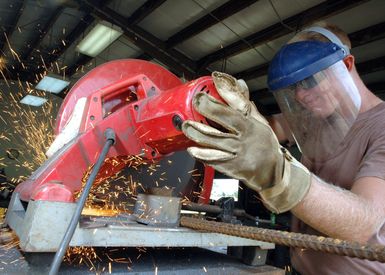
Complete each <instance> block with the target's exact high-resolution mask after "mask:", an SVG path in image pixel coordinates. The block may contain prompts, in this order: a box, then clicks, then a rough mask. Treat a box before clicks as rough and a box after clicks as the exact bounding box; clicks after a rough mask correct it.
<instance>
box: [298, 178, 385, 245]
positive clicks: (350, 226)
mask: <svg viewBox="0 0 385 275" xmlns="http://www.w3.org/2000/svg"><path fill="white" fill-rule="evenodd" d="M292 213H293V214H294V215H295V216H296V217H297V218H299V219H300V220H302V221H303V222H305V223H306V224H308V225H310V226H311V227H313V228H314V229H316V230H318V231H320V232H322V233H324V234H326V235H327V236H330V237H333V238H340V239H345V240H352V241H359V242H366V241H368V240H369V238H370V237H371V236H372V235H373V234H374V233H375V232H376V231H377V230H378V228H379V226H380V225H381V224H382V221H383V219H384V217H383V212H382V211H381V210H380V209H379V208H377V207H375V206H374V205H373V203H371V202H370V201H368V200H366V199H364V198H361V197H359V196H358V195H356V194H354V193H352V192H350V191H348V190H344V189H341V188H339V187H336V186H334V185H331V184H327V183H325V182H323V181H322V180H321V179H319V178H317V177H315V176H313V177H312V183H311V186H310V190H309V192H308V194H307V195H306V196H305V198H304V199H303V200H302V201H301V202H300V203H299V204H298V205H297V206H295V207H294V208H293V209H292Z"/></svg>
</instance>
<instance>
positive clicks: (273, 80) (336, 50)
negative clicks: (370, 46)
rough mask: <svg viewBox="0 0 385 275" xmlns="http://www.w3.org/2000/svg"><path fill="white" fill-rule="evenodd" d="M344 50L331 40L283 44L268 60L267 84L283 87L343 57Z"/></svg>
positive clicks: (272, 88) (276, 88)
mask: <svg viewBox="0 0 385 275" xmlns="http://www.w3.org/2000/svg"><path fill="white" fill-rule="evenodd" d="M346 55H347V53H346V51H345V50H344V49H342V48H341V47H340V46H338V45H336V44H334V43H331V42H322V41H300V42H294V43H291V44H287V45H285V46H283V47H282V48H281V49H280V50H279V51H278V53H277V54H276V55H275V56H274V57H273V59H272V60H271V62H270V66H269V71H268V77H267V85H268V87H269V89H270V90H271V91H275V90H278V89H281V88H285V87H287V86H290V85H292V84H295V83H297V82H298V81H301V80H303V79H305V78H308V77H310V76H312V75H313V74H315V73H318V72H319V71H322V70H324V69H326V68H328V67H330V66H331V65H333V64H334V63H336V62H338V61H340V60H342V59H344V57H345V56H346Z"/></svg>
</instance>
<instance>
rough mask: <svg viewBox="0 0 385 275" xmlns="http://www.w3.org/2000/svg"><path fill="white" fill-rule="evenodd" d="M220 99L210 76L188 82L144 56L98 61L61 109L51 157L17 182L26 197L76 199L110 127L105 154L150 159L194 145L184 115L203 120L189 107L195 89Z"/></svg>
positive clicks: (208, 172) (208, 181)
mask: <svg viewBox="0 0 385 275" xmlns="http://www.w3.org/2000/svg"><path fill="white" fill-rule="evenodd" d="M198 92H206V93H210V94H211V95H212V96H214V97H216V98H219V95H218V94H217V92H216V90H215V88H214V86H213V82H212V79H211V77H201V78H198V79H196V80H194V81H191V82H188V83H186V84H183V83H182V82H181V80H179V78H177V77H176V76H175V75H173V74H172V73H170V72H169V71H167V70H166V69H164V68H163V67H161V66H159V65H156V64H153V63H150V62H147V61H142V60H118V61H112V62H109V63H106V64H104V65H101V66H99V67H97V68H95V69H93V70H92V71H90V72H89V73H88V74H87V75H86V76H84V77H83V78H82V79H81V80H79V81H78V82H77V83H76V84H75V85H74V86H73V88H72V89H71V91H70V92H69V94H68V95H67V96H66V98H65V100H64V102H63V104H62V105H61V108H60V110H59V113H58V116H57V122H56V129H55V134H56V136H57V138H56V140H55V141H54V143H53V145H52V146H51V148H50V149H49V150H48V152H47V153H48V154H49V155H50V158H49V159H48V160H47V161H46V162H45V163H44V164H43V165H42V166H41V167H40V168H39V169H38V170H37V171H35V172H34V173H33V174H32V176H31V177H30V178H28V179H27V180H26V181H25V182H23V183H21V184H20V185H18V186H17V188H16V190H15V193H17V194H18V195H19V197H20V199H21V200H22V201H30V200H34V201H36V200H40V201H55V202H73V201H74V193H75V192H77V191H79V190H80V189H81V179H82V176H83V174H84V172H85V171H86V169H87V168H88V167H89V166H91V165H93V164H94V163H95V161H96V159H97V157H98V156H97V154H96V152H99V151H100V148H101V146H102V144H103V142H104V136H103V133H104V131H105V130H106V129H107V128H111V129H113V130H114V131H115V134H116V143H115V145H114V146H113V147H112V148H111V150H110V151H109V153H108V155H107V157H108V158H117V159H119V158H121V157H124V156H131V155H140V156H141V157H143V158H145V159H148V160H152V159H160V158H162V157H163V156H166V155H168V154H170V153H173V152H175V151H178V150H183V149H186V148H187V147H188V146H189V145H191V144H192V143H191V141H189V140H188V139H187V138H186V137H185V136H184V134H183V133H182V132H181V129H180V127H181V124H182V122H183V121H184V120H187V119H189V120H195V121H202V122H206V120H205V118H204V117H203V116H201V115H200V114H199V113H197V112H196V111H195V110H194V109H193V108H192V104H191V99H192V97H193V96H194V94H195V93H198ZM124 166H125V163H124V162H123V161H117V162H114V165H111V162H109V164H108V163H105V164H104V165H103V167H102V168H101V172H100V173H99V178H100V177H105V178H107V177H110V176H112V175H114V174H116V173H117V172H118V171H120V170H121V169H122V168H123V167H124ZM204 176H205V178H204V180H203V193H202V194H201V195H200V197H201V198H202V199H203V200H202V199H201V201H203V202H207V201H208V199H209V196H210V192H211V185H212V180H213V176H214V172H213V170H212V169H211V168H209V167H206V168H205V173H204Z"/></svg>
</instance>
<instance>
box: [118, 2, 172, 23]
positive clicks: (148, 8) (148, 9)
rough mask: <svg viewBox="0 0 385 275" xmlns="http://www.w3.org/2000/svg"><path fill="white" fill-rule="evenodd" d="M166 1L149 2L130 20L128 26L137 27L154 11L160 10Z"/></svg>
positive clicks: (132, 15)
mask: <svg viewBox="0 0 385 275" xmlns="http://www.w3.org/2000/svg"><path fill="white" fill-rule="evenodd" d="M164 2H166V0H148V1H146V2H145V3H144V4H143V5H142V6H140V7H139V8H138V9H137V10H136V11H134V13H133V14H131V16H130V17H129V18H128V20H127V22H126V23H127V24H128V25H136V24H138V23H139V22H140V21H142V20H143V19H144V18H146V17H147V16H148V15H149V14H151V13H152V12H153V11H154V10H156V9H157V8H159V7H160V6H161V5H162V4H163V3H164Z"/></svg>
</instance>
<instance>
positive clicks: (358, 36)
mask: <svg viewBox="0 0 385 275" xmlns="http://www.w3.org/2000/svg"><path fill="white" fill-rule="evenodd" d="M349 38H350V41H351V43H352V48H355V47H359V46H361V45H364V44H368V43H370V42H373V41H376V40H380V39H383V38H385V21H384V22H381V23H379V24H377V25H373V26H370V27H368V28H365V29H362V30H360V31H356V32H354V33H351V34H349Z"/></svg>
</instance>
